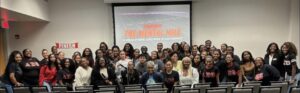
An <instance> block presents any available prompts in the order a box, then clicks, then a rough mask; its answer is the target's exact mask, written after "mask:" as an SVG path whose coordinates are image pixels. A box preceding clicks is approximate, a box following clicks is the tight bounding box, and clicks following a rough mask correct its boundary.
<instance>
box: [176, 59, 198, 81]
mask: <svg viewBox="0 0 300 93" xmlns="http://www.w3.org/2000/svg"><path fill="white" fill-rule="evenodd" d="M191 63H192V60H191V59H190V58H189V57H184V58H183V59H182V69H180V70H179V71H178V73H179V79H180V80H179V83H180V85H188V84H196V83H199V73H198V71H197V69H196V68H193V67H192V65H191Z"/></svg>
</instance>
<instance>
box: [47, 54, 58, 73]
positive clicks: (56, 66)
mask: <svg viewBox="0 0 300 93" xmlns="http://www.w3.org/2000/svg"><path fill="white" fill-rule="evenodd" d="M51 56H54V58H55V61H54V66H55V68H56V69H57V70H59V66H58V62H57V58H56V57H55V54H50V55H49V56H48V58H49V60H48V63H47V66H48V68H49V69H52V68H51V65H52V63H53V62H51V60H50V59H51Z"/></svg>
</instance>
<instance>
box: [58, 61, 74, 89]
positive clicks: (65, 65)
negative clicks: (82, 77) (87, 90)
mask: <svg viewBox="0 0 300 93" xmlns="http://www.w3.org/2000/svg"><path fill="white" fill-rule="evenodd" d="M61 66H62V69H61V70H59V71H58V73H57V77H56V78H57V81H58V85H61V86H67V88H68V90H69V91H70V90H72V83H73V81H74V78H75V76H74V73H73V72H72V70H71V68H74V66H75V65H74V62H73V60H72V59H70V58H65V59H64V60H63V61H62V62H61Z"/></svg>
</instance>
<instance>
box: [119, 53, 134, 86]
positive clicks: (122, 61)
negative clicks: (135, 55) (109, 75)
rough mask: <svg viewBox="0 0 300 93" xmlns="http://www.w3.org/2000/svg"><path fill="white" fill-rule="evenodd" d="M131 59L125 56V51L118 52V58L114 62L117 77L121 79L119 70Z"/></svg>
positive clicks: (125, 66)
mask: <svg viewBox="0 0 300 93" xmlns="http://www.w3.org/2000/svg"><path fill="white" fill-rule="evenodd" d="M129 61H131V60H130V59H128V58H127V57H126V52H125V51H121V52H120V60H119V61H118V62H117V63H116V70H115V72H116V75H117V78H118V79H119V80H120V79H121V71H124V70H126V69H127V67H128V62H129Z"/></svg>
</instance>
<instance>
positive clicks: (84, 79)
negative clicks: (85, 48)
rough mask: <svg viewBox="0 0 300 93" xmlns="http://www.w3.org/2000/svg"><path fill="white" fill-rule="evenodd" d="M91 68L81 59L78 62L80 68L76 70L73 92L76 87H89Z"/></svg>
mask: <svg viewBox="0 0 300 93" xmlns="http://www.w3.org/2000/svg"><path fill="white" fill-rule="evenodd" d="M92 70H93V69H92V68H91V67H90V66H89V60H87V58H85V57H83V58H81V61H80V66H79V67H78V68H77V69H76V72H75V79H74V84H73V90H75V87H76V86H85V85H90V83H91V74H92Z"/></svg>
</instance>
